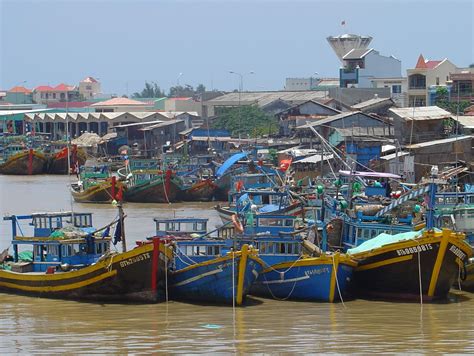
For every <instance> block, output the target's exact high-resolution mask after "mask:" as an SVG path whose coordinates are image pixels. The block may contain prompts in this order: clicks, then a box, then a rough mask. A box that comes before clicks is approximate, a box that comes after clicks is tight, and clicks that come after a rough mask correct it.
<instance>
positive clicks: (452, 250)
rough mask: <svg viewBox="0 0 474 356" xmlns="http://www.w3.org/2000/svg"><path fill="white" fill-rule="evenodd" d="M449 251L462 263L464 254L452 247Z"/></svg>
mask: <svg viewBox="0 0 474 356" xmlns="http://www.w3.org/2000/svg"><path fill="white" fill-rule="evenodd" d="M449 251H451V252H452V253H454V254H455V255H456V257H458V258H459V259H460V260H461V261H464V259H465V258H466V254H465V253H464V252H462V251H461V250H460V249H459V248H457V247H456V246H454V245H451V248H450V249H449Z"/></svg>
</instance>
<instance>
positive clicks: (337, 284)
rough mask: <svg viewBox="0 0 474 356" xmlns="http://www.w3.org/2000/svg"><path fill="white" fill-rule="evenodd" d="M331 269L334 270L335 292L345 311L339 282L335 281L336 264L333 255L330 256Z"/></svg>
mask: <svg viewBox="0 0 474 356" xmlns="http://www.w3.org/2000/svg"><path fill="white" fill-rule="evenodd" d="M332 268H333V270H334V276H335V277H336V287H337V292H338V293H339V299H341V303H342V306H343V307H344V309H346V305H345V304H344V299H342V294H341V288H340V287H339V280H338V279H337V269H336V263H335V262H334V255H332Z"/></svg>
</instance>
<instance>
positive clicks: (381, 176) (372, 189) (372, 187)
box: [339, 171, 401, 197]
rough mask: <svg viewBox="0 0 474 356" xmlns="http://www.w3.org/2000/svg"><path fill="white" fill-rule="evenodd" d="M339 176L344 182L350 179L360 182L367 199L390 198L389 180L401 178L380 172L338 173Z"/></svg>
mask: <svg viewBox="0 0 474 356" xmlns="http://www.w3.org/2000/svg"><path fill="white" fill-rule="evenodd" d="M339 174H340V175H341V178H342V180H343V181H344V182H347V181H349V180H351V179H353V180H354V181H356V180H357V181H359V182H362V183H363V186H364V194H365V195H366V196H368V197H371V196H382V197H390V193H391V188H390V180H393V179H401V176H399V175H397V174H392V173H380V172H361V171H352V172H351V171H339Z"/></svg>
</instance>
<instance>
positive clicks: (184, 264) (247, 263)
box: [155, 218, 263, 305]
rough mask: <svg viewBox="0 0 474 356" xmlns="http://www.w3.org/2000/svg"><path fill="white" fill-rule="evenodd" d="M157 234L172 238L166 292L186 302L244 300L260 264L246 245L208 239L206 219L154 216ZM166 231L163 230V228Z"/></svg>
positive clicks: (231, 302)
mask: <svg viewBox="0 0 474 356" xmlns="http://www.w3.org/2000/svg"><path fill="white" fill-rule="evenodd" d="M155 221H156V224H157V235H158V236H159V235H163V234H165V235H166V236H167V238H168V239H170V238H172V239H173V240H172V242H171V245H170V246H171V248H172V250H173V255H174V258H173V261H174V262H173V265H172V266H171V269H170V274H169V276H170V277H169V282H168V285H169V295H170V297H171V298H174V299H178V300H186V301H195V302H204V303H219V304H235V305H241V304H243V302H244V301H245V298H246V296H247V294H248V293H249V290H250V287H251V285H252V284H253V282H254V281H255V280H256V278H257V276H258V274H259V273H260V272H261V270H262V267H263V263H262V261H261V260H260V259H259V258H258V254H257V250H256V249H254V248H253V247H251V246H249V245H246V244H245V245H243V246H242V247H241V248H240V249H234V248H233V245H232V240H230V239H221V238H216V239H212V238H207V237H206V236H205V235H200V237H192V236H196V235H199V234H201V233H202V232H203V231H205V230H206V229H207V220H205V219H193V218H188V219H184V220H183V219H169V220H168V221H166V220H163V219H156V220H155ZM163 228H164V229H165V230H162V229H163Z"/></svg>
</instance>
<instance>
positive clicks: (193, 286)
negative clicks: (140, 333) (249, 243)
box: [170, 256, 263, 304]
mask: <svg viewBox="0 0 474 356" xmlns="http://www.w3.org/2000/svg"><path fill="white" fill-rule="evenodd" d="M240 262H241V258H240V256H238V257H236V258H235V260H234V262H232V258H230V257H229V258H227V259H225V260H224V261H223V259H222V258H217V259H215V260H211V261H208V262H205V263H198V264H196V265H195V266H192V268H187V269H183V270H178V271H175V272H172V273H171V276H170V297H171V298H173V299H179V300H189V301H198V302H206V303H219V304H221V303H222V304H232V301H233V299H234V298H235V299H237V290H238V279H239V264H240ZM262 269H263V266H262V264H261V263H260V262H259V261H258V260H256V259H253V258H251V257H249V258H247V261H246V265H245V269H244V282H243V291H242V294H243V298H245V296H246V295H247V294H248V293H249V291H250V287H251V285H252V284H253V283H254V282H255V280H256V279H257V277H258V275H259V273H260V272H261V271H262ZM232 270H234V272H232ZM232 292H234V293H235V295H233V293H232Z"/></svg>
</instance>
